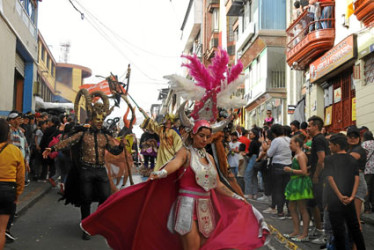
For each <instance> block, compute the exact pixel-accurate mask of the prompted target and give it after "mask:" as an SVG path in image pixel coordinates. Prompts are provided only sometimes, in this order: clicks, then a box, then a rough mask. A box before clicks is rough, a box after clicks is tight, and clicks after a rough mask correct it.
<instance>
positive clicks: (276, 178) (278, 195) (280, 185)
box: [271, 163, 290, 214]
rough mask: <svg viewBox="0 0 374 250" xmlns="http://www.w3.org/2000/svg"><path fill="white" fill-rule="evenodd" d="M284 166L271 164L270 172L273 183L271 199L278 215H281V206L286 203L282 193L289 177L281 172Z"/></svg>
mask: <svg viewBox="0 0 374 250" xmlns="http://www.w3.org/2000/svg"><path fill="white" fill-rule="evenodd" d="M285 166H287V165H284V164H278V163H273V166H272V170H271V177H272V183H273V192H272V199H273V201H274V202H275V205H276V206H277V209H278V214H281V213H283V206H284V203H285V201H286V199H285V196H284V191H285V189H286V186H287V183H288V181H289V180H290V175H289V174H288V173H286V172H285V171H284V170H283V168H284V167H285Z"/></svg>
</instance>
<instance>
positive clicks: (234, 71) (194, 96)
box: [165, 49, 245, 122]
mask: <svg viewBox="0 0 374 250" xmlns="http://www.w3.org/2000/svg"><path fill="white" fill-rule="evenodd" d="M182 57H183V58H186V59H187V60H188V61H189V63H184V64H182V66H185V67H187V68H188V69H189V75H190V76H191V77H192V78H193V79H194V81H192V80H188V79H186V78H184V77H181V76H177V75H170V76H166V77H165V78H166V79H169V80H170V81H171V83H170V85H171V88H172V89H173V90H174V91H175V92H176V93H177V94H179V95H180V96H182V97H183V98H184V99H187V100H194V101H195V106H194V110H193V111H192V113H191V116H192V117H193V118H194V119H195V120H200V119H204V120H208V121H211V122H213V121H215V120H216V118H217V117H218V107H221V108H226V109H227V108H238V107H242V106H243V105H245V101H244V100H243V99H241V98H237V97H232V94H233V93H234V92H235V91H236V89H237V88H238V87H239V86H240V85H241V84H242V83H244V77H243V76H240V74H241V72H242V70H243V64H242V63H241V62H240V61H239V62H238V63H237V64H236V65H234V66H232V67H231V68H229V67H228V62H229V56H228V54H227V52H226V51H224V50H221V49H219V50H218V51H217V52H216V54H215V57H214V58H213V60H212V63H211V64H210V65H209V66H208V67H206V66H205V65H204V64H202V63H201V62H200V60H199V58H198V57H197V56H196V55H192V56H190V55H183V56H182Z"/></svg>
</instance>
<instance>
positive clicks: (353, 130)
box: [347, 125, 360, 137]
mask: <svg viewBox="0 0 374 250" xmlns="http://www.w3.org/2000/svg"><path fill="white" fill-rule="evenodd" d="M351 135H353V136H355V137H360V130H359V129H358V128H357V127H356V126H355V125H353V126H350V127H348V129H347V136H351Z"/></svg>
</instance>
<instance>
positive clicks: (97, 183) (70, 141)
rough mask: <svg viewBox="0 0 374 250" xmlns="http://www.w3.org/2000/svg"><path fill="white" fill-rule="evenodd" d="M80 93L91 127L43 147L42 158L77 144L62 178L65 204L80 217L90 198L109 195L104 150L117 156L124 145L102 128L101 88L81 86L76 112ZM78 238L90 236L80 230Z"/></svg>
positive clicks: (105, 107)
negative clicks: (97, 99) (77, 209)
mask: <svg viewBox="0 0 374 250" xmlns="http://www.w3.org/2000/svg"><path fill="white" fill-rule="evenodd" d="M81 96H84V97H85V99H86V100H85V101H86V111H87V114H88V117H89V119H90V123H91V126H90V127H89V128H88V129H86V130H85V131H79V132H77V133H75V134H73V135H72V136H71V137H69V138H67V139H65V140H62V141H60V142H59V143H57V144H56V145H54V146H53V147H51V148H46V149H45V151H44V152H43V157H44V158H47V157H48V155H49V154H50V153H51V152H54V151H62V150H67V149H69V148H71V147H73V146H75V145H78V146H77V147H76V150H72V151H73V153H78V154H79V156H77V155H75V157H74V158H75V159H74V160H73V161H74V163H75V166H73V167H72V169H71V171H70V173H69V175H68V179H67V181H66V190H65V199H66V203H72V204H74V205H76V206H80V209H81V218H82V220H83V219H84V218H86V217H87V216H89V215H90V213H91V211H90V208H91V203H92V202H93V201H98V202H99V204H102V203H103V202H104V201H105V200H106V199H107V198H108V197H109V195H110V184H109V178H108V175H107V171H106V168H105V165H104V163H105V162H104V155H105V149H107V150H108V151H109V152H110V153H112V154H114V155H118V154H120V153H121V152H122V151H123V148H124V145H123V142H121V143H120V144H119V145H115V144H114V143H113V140H112V137H111V136H110V135H109V134H108V133H107V132H106V131H105V129H104V128H102V125H103V121H104V119H105V117H106V116H107V115H109V114H110V112H111V110H109V100H108V97H107V96H106V95H105V94H104V93H103V92H101V91H97V92H93V93H91V94H88V91H87V90H86V89H81V90H80V91H79V92H78V94H77V97H76V100H75V113H76V114H78V108H79V101H80V98H81ZM93 97H100V98H101V99H102V101H103V103H99V102H96V103H94V104H92V98H93ZM77 158H78V159H77ZM69 179H70V180H69ZM72 183H75V185H76V186H75V187H72V186H74V185H73V184H72ZM77 196H78V197H77ZM82 239H84V240H88V239H90V237H89V235H87V234H86V233H85V232H83V234H82Z"/></svg>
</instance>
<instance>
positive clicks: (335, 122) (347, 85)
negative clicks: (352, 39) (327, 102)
mask: <svg viewBox="0 0 374 250" xmlns="http://www.w3.org/2000/svg"><path fill="white" fill-rule="evenodd" d="M352 73H353V71H352V69H349V70H346V71H345V72H343V73H341V74H339V75H338V76H336V77H334V78H332V79H331V80H330V82H331V84H332V85H333V90H334V92H333V93H334V100H333V104H332V120H331V125H330V126H328V127H327V129H328V131H329V132H340V131H342V130H346V128H347V127H349V126H351V125H354V124H356V121H352V99H353V98H354V97H355V96H356V92H355V89H354V88H353V87H352Z"/></svg>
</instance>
